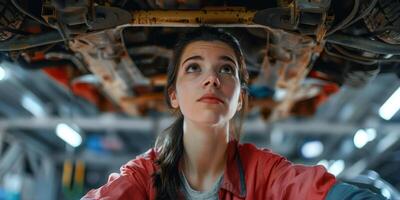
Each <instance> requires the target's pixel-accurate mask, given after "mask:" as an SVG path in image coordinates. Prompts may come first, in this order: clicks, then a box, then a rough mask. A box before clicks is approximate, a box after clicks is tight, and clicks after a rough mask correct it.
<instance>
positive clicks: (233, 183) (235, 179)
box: [221, 140, 246, 198]
mask: <svg viewBox="0 0 400 200" xmlns="http://www.w3.org/2000/svg"><path fill="white" fill-rule="evenodd" d="M227 153H228V155H227V160H226V165H225V171H224V180H223V181H222V184H221V189H225V190H227V191H229V192H231V193H233V194H235V195H236V196H239V197H240V198H244V197H246V182H245V177H244V174H245V173H244V169H243V165H242V162H241V159H240V154H239V151H238V142H237V141H236V140H231V141H230V142H229V144H228V149H227Z"/></svg>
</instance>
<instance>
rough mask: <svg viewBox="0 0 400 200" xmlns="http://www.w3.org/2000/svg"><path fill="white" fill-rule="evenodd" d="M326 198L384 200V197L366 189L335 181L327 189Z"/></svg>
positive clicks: (337, 199)
mask: <svg viewBox="0 0 400 200" xmlns="http://www.w3.org/2000/svg"><path fill="white" fill-rule="evenodd" d="M326 200H386V198H384V197H383V196H381V195H378V194H375V193H372V192H371V191H369V190H367V189H361V188H359V187H356V186H353V185H349V184H346V183H337V184H335V185H334V186H333V187H332V188H331V189H330V190H329V193H328V196H327V197H326Z"/></svg>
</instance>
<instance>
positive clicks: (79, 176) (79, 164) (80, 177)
mask: <svg viewBox="0 0 400 200" xmlns="http://www.w3.org/2000/svg"><path fill="white" fill-rule="evenodd" d="M84 177H85V163H84V162H83V161H82V160H78V161H76V165H75V177H74V180H75V183H76V184H79V185H83V181H84Z"/></svg>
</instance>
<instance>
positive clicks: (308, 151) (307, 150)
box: [301, 141, 324, 158]
mask: <svg viewBox="0 0 400 200" xmlns="http://www.w3.org/2000/svg"><path fill="white" fill-rule="evenodd" d="M323 151H324V145H323V144H322V142H320V141H310V142H306V143H304V144H303V146H302V147H301V154H303V156H304V157H305V158H315V157H318V156H319V155H321V154H322V152H323Z"/></svg>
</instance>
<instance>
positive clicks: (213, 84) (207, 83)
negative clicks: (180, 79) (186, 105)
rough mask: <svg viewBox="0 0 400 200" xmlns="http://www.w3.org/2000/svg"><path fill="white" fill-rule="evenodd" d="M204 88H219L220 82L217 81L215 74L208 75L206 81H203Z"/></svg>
mask: <svg viewBox="0 0 400 200" xmlns="http://www.w3.org/2000/svg"><path fill="white" fill-rule="evenodd" d="M203 86H204V87H208V86H211V87H216V88H219V87H220V86H221V82H220V81H219V78H218V76H217V75H216V74H215V73H212V74H209V75H208V76H207V77H206V79H205V80H204V81H203Z"/></svg>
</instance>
